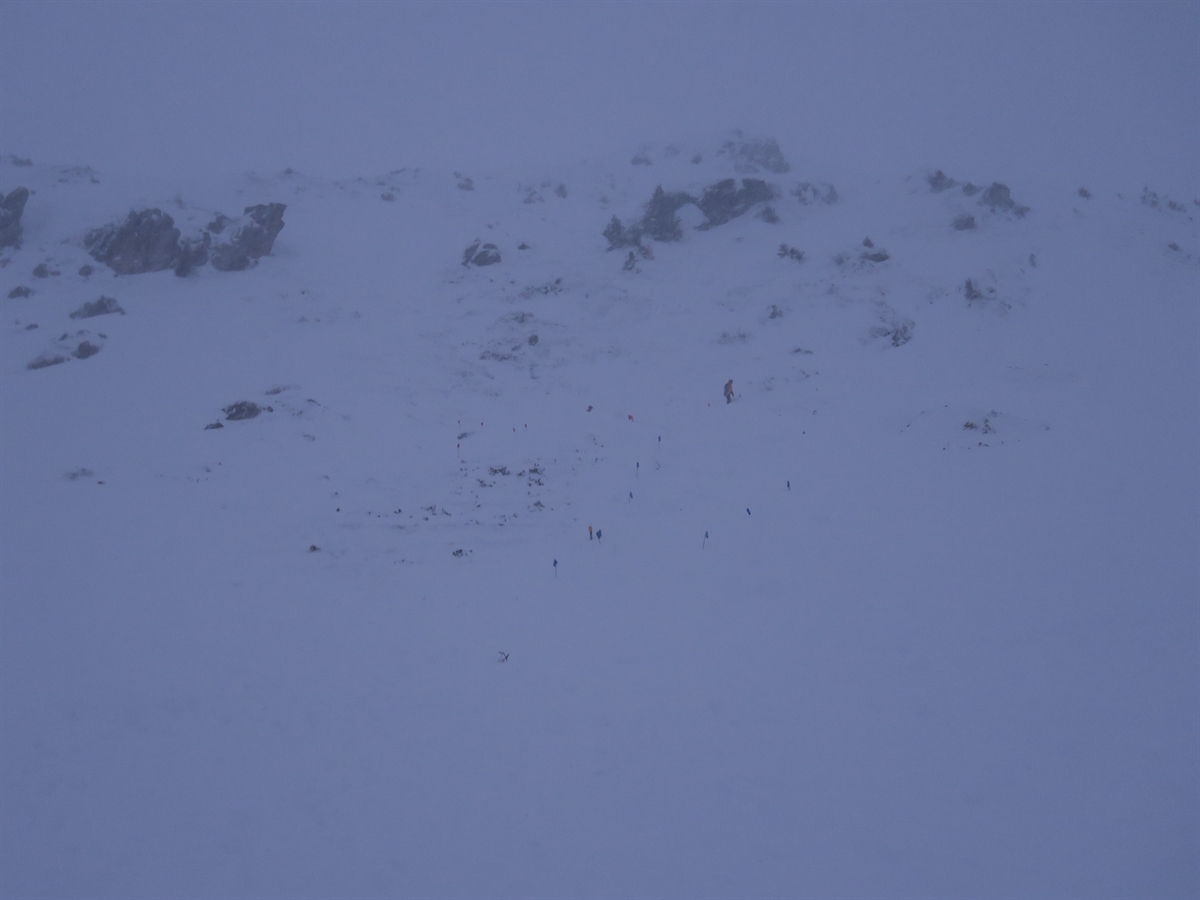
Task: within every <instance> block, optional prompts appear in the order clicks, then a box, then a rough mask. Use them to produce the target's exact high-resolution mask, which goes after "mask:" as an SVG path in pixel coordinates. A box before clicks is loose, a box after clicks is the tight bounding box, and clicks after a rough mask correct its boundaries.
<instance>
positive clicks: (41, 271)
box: [33, 262, 62, 278]
mask: <svg viewBox="0 0 1200 900" xmlns="http://www.w3.org/2000/svg"><path fill="white" fill-rule="evenodd" d="M61 274H62V273H61V272H59V271H58V270H57V269H52V268H50V267H49V266H48V265H46V263H44V262H43V263H38V264H37V265H36V266H34V267H33V277H34V278H49V277H50V276H51V275H61Z"/></svg>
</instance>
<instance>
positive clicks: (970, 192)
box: [962, 181, 983, 197]
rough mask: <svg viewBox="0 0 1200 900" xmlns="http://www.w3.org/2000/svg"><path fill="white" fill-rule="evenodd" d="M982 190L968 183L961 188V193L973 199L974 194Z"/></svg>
mask: <svg viewBox="0 0 1200 900" xmlns="http://www.w3.org/2000/svg"><path fill="white" fill-rule="evenodd" d="M982 190H983V188H981V187H980V186H979V185H977V184H971V182H969V181H968V182H967V183H966V184H964V185H963V186H962V192H963V193H964V194H966V195H967V196H968V197H974V196H975V195H976V194H978V193H979V192H980V191H982Z"/></svg>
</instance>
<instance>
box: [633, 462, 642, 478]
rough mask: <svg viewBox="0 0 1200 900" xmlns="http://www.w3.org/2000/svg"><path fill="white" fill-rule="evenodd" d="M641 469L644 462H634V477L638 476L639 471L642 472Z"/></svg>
mask: <svg viewBox="0 0 1200 900" xmlns="http://www.w3.org/2000/svg"><path fill="white" fill-rule="evenodd" d="M641 471H642V464H641V463H640V462H638V463H634V464H633V477H634V478H637V477H638V473H639V472H641Z"/></svg>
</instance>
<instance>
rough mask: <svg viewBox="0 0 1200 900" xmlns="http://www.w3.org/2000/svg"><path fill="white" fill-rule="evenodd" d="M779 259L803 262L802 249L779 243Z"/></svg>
mask: <svg viewBox="0 0 1200 900" xmlns="http://www.w3.org/2000/svg"><path fill="white" fill-rule="evenodd" d="M779 258H780V259H793V260H795V261H796V262H804V251H803V250H797V249H796V248H795V247H789V246H788V245H787V244H780V245H779Z"/></svg>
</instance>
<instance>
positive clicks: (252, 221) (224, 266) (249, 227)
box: [208, 203, 287, 272]
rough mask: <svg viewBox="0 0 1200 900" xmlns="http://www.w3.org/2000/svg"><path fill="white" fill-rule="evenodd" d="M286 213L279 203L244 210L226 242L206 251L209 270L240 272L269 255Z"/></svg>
mask: <svg viewBox="0 0 1200 900" xmlns="http://www.w3.org/2000/svg"><path fill="white" fill-rule="evenodd" d="M286 209H287V205H286V204H283V203H260V204H258V205H257V206H247V207H246V209H245V213H244V215H245V219H244V220H243V221H242V222H241V223H239V224H237V225H235V227H234V228H233V230H232V232H231V235H230V238H229V240H228V242H224V243H220V244H215V245H213V247H212V248H211V250H210V251H209V255H208V258H209V261H210V262H211V263H212V267H213V268H214V269H217V270H218V271H221V272H240V271H241V270H243V269H248V268H249V267H250V266H251V265H253V264H254V262H255V261H256V260H258V259H260V258H261V257H264V256H267V255H269V254H270V252H271V249H272V248H273V247H274V246H275V238H276V237H277V236H278V235H279V232H280V231H282V230H283V225H284V222H283V213H284V210H286Z"/></svg>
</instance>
